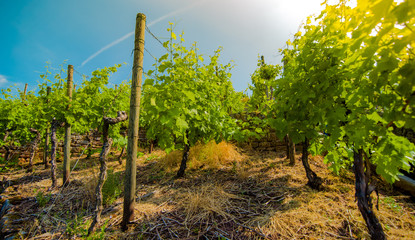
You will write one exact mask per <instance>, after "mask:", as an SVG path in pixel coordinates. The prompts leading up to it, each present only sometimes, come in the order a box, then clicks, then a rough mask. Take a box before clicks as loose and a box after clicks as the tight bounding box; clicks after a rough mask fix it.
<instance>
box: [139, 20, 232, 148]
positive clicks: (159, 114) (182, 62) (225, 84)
mask: <svg viewBox="0 0 415 240" xmlns="http://www.w3.org/2000/svg"><path fill="white" fill-rule="evenodd" d="M172 27H173V26H172V25H171V26H170V28H169V29H168V31H170V35H171V40H170V41H166V42H165V43H164V46H165V47H166V48H168V49H169V51H170V52H169V53H167V54H165V55H163V56H162V57H160V58H159V59H158V61H157V62H156V63H155V64H154V67H155V69H156V71H155V72H154V71H152V70H150V71H148V72H147V76H148V77H147V79H146V80H145V82H144V85H143V89H144V90H143V99H142V106H141V113H140V114H141V116H142V118H141V119H140V122H141V124H142V125H143V126H145V127H146V128H147V137H148V138H149V139H157V141H158V145H159V146H160V147H161V148H163V149H166V150H167V151H171V150H174V149H180V148H182V147H183V146H184V144H189V145H194V144H195V143H196V142H197V141H205V142H207V141H209V140H211V139H215V140H217V141H219V140H222V139H229V138H230V137H231V136H232V135H233V133H234V129H235V126H236V125H235V122H236V121H235V120H234V119H232V118H231V117H230V116H229V113H230V112H231V111H232V110H234V109H235V105H237V104H236V103H238V101H239V99H238V97H239V96H240V95H238V94H236V93H235V92H234V90H233V87H232V83H231V81H230V76H231V74H230V73H229V71H230V69H231V68H232V66H231V65H230V64H228V65H222V64H219V63H218V59H219V56H220V49H218V50H216V51H215V53H214V55H213V56H210V57H209V58H208V59H209V60H210V61H209V62H208V63H205V60H204V57H203V56H202V55H200V54H198V52H197V51H198V49H197V47H196V43H195V44H193V45H192V47H191V48H190V49H188V48H186V47H185V46H184V45H183V42H184V40H183V34H181V35H179V36H178V37H179V38H180V41H179V42H178V43H175V42H173V39H175V38H176V35H175V34H174V33H173V30H172Z"/></svg>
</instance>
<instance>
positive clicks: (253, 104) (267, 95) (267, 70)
mask: <svg viewBox="0 0 415 240" xmlns="http://www.w3.org/2000/svg"><path fill="white" fill-rule="evenodd" d="M280 72H281V66H279V65H271V64H265V61H264V59H263V58H260V59H258V68H257V69H256V70H255V72H254V73H253V74H252V75H251V82H252V85H249V89H250V90H251V91H252V96H251V97H250V99H249V102H248V106H249V107H250V110H251V111H258V112H260V113H264V114H265V113H267V112H268V111H264V110H267V109H266V108H267V107H268V106H270V105H271V104H272V102H273V95H274V90H278V88H276V89H275V86H276V85H277V80H276V77H277V76H278V75H279V74H280Z"/></svg>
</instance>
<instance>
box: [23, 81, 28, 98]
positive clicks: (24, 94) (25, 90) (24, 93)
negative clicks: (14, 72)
mask: <svg viewBox="0 0 415 240" xmlns="http://www.w3.org/2000/svg"><path fill="white" fill-rule="evenodd" d="M26 93H27V83H26V84H25V85H24V92H23V101H24V100H25V99H26Z"/></svg>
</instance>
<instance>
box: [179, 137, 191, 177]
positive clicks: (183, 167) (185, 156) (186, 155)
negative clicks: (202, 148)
mask: <svg viewBox="0 0 415 240" xmlns="http://www.w3.org/2000/svg"><path fill="white" fill-rule="evenodd" d="M189 150H190V146H189V144H186V145H184V151H183V157H182V162H181V164H180V168H179V171H178V172H177V175H176V177H177V178H181V177H183V176H184V171H185V170H186V164H187V159H188V158H189Z"/></svg>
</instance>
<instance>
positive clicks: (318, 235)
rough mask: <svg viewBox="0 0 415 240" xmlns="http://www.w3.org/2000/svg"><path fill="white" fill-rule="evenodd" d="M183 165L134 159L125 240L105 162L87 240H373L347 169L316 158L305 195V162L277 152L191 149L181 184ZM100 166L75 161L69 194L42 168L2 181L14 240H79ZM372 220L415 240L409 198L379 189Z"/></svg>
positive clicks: (114, 179)
mask: <svg viewBox="0 0 415 240" xmlns="http://www.w3.org/2000/svg"><path fill="white" fill-rule="evenodd" d="M299 157H300V155H297V156H296V158H297V159H299ZM180 159H181V153H180V152H175V153H174V152H173V153H171V154H169V155H167V156H166V154H165V153H164V152H163V151H155V152H153V153H151V154H145V155H143V156H141V157H140V158H139V159H138V162H137V166H138V167H137V203H136V206H135V209H136V215H135V220H134V222H133V223H132V224H131V225H130V228H129V231H127V232H122V231H121V230H120V222H121V217H122V197H121V196H122V195H121V192H120V191H117V189H118V190H121V191H122V190H123V188H122V179H123V178H122V177H123V170H124V165H119V163H118V161H117V155H115V154H114V155H110V156H109V159H108V165H109V168H110V169H111V171H110V172H111V173H110V174H109V180H108V181H109V183H108V187H107V190H106V191H108V192H107V193H106V194H107V195H108V197H107V200H106V201H105V206H104V211H103V221H102V223H101V225H100V226H101V228H100V229H99V230H98V232H97V233H96V234H95V235H94V236H93V237H94V238H95V239H368V238H369V236H368V234H367V231H366V226H365V223H364V220H363V219H362V217H361V215H360V212H359V211H358V209H357V206H356V203H355V199H354V179H353V173H351V172H350V171H346V170H344V171H342V173H341V176H335V175H333V174H332V173H330V171H329V170H328V169H327V167H326V166H325V164H324V163H323V161H322V158H321V157H311V158H310V164H311V167H312V168H313V170H315V171H316V173H317V174H318V175H319V176H320V177H322V178H323V179H324V187H323V189H322V190H321V191H315V190H312V189H310V188H309V187H308V186H306V183H307V180H306V177H305V172H304V169H303V167H302V165H301V162H300V161H297V163H296V166H294V167H291V166H289V165H288V161H287V160H286V159H285V157H284V156H283V154H282V153H258V152H253V151H243V150H238V151H237V150H236V148H235V147H234V146H233V145H231V144H228V143H220V144H219V145H216V144H214V143H209V144H207V145H197V146H196V147H194V148H193V149H192V150H191V154H190V159H191V163H190V164H189V169H188V170H187V172H186V176H185V177H184V178H182V179H175V178H174V176H175V174H176V172H175V171H176V170H177V166H178V163H179V162H180ZM76 160H77V158H74V159H73V161H72V162H73V164H74V163H75V162H76ZM98 165H99V163H98V159H97V155H95V156H94V157H93V158H92V159H90V160H87V159H84V158H81V159H80V160H79V162H78V164H77V167H76V168H75V170H74V171H73V173H72V175H71V179H73V180H72V182H71V184H70V185H69V187H68V188H66V189H56V190H53V191H51V192H48V188H49V187H50V185H51V181H50V179H49V170H44V169H43V166H41V165H37V166H36V168H35V172H34V173H26V171H25V170H24V169H21V170H18V169H15V170H12V171H10V172H8V173H2V174H1V176H0V178H1V179H3V177H7V179H8V180H9V182H8V183H9V184H10V186H9V187H8V188H7V189H6V191H5V192H4V193H3V194H2V197H1V202H2V203H3V202H4V201H5V200H6V199H9V201H10V202H11V203H12V204H13V207H12V208H11V210H10V211H9V214H8V215H7V217H8V223H9V224H10V223H12V224H11V225H12V226H11V227H10V228H13V227H14V230H15V231H16V234H15V235H16V236H18V237H17V238H15V239H19V237H20V238H21V239H82V238H84V234H85V233H86V230H87V228H88V226H89V223H90V221H91V216H92V213H93V206H94V205H93V204H94V194H93V192H94V188H95V184H96V180H97V176H98V168H99V166H98ZM59 177H61V175H59ZM1 179H0V180H1ZM60 179H61V178H60ZM113 190H114V191H113ZM373 198H374V202H375V203H376V196H375V195H374V196H373ZM375 211H376V215H377V216H378V217H379V219H380V221H381V223H382V225H383V227H384V229H385V232H386V233H387V236H388V239H415V204H414V201H413V199H410V198H409V197H408V196H406V195H402V194H400V193H399V192H397V191H394V190H393V189H392V188H391V187H390V186H388V185H386V184H382V185H381V186H380V194H379V210H375ZM13 221H14V222H13ZM13 223H14V224H13ZM9 230H10V229H9ZM11 230H13V229H11ZM91 239H93V238H91Z"/></svg>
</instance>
